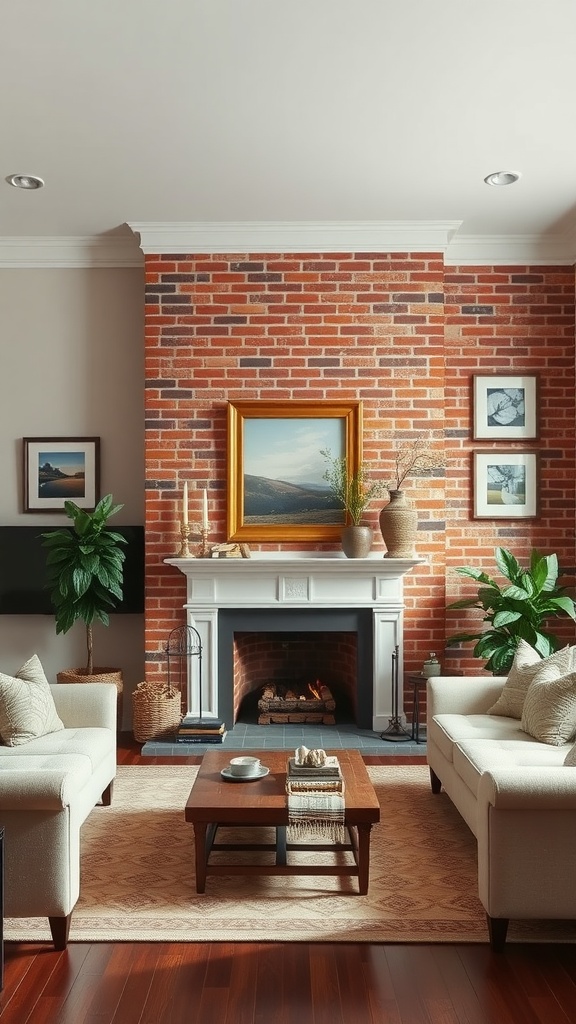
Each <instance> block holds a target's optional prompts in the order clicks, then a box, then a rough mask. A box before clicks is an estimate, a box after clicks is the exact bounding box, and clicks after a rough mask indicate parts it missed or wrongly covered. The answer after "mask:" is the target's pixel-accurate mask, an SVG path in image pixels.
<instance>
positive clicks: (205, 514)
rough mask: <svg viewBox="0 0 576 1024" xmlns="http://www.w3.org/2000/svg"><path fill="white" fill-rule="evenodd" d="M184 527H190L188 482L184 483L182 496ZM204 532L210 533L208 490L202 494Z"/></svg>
mask: <svg viewBox="0 0 576 1024" xmlns="http://www.w3.org/2000/svg"><path fill="white" fill-rule="evenodd" d="M182 525H183V526H188V481H187V480H185V481H184V492H183V495H182ZM202 530H206V531H208V495H207V493H206V488H204V490H203V492H202Z"/></svg>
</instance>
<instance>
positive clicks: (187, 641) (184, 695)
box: [164, 626, 202, 719]
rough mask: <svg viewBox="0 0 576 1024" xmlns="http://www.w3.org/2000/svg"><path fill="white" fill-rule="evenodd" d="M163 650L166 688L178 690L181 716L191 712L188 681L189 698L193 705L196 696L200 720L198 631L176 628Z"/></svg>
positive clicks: (200, 657)
mask: <svg viewBox="0 0 576 1024" xmlns="http://www.w3.org/2000/svg"><path fill="white" fill-rule="evenodd" d="M164 650H165V652H166V658H167V661H168V688H169V689H178V690H179V692H180V707H181V712H182V715H185V714H186V713H187V712H189V713H190V712H192V708H189V707H188V680H190V684H191V693H190V697H191V700H192V703H194V696H196V698H197V705H198V718H199V719H202V640H201V638H200V634H199V632H198V630H197V629H195V628H194V626H177V627H176V629H173V630H172V631H171V633H169V635H168V642H167V644H166V646H165V648H164ZM195 660H196V665H195V666H194V664H193V662H194V661H195Z"/></svg>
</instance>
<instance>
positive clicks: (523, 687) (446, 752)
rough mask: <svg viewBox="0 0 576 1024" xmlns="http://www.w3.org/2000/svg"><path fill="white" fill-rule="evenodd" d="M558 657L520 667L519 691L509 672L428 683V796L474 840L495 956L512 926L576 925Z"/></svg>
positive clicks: (574, 775) (571, 792)
mask: <svg viewBox="0 0 576 1024" xmlns="http://www.w3.org/2000/svg"><path fill="white" fill-rule="evenodd" d="M526 646H527V645H526ZM524 653H525V652H524ZM532 653H534V652H532ZM564 654H565V659H564V662H562V656H561V655H560V652H558V654H557V655H554V656H553V658H552V659H547V660H546V665H545V663H544V662H541V663H540V665H538V664H537V663H538V662H539V660H540V659H539V658H538V656H536V658H535V659H530V658H529V659H528V661H529V665H528V666H526V670H525V671H524V669H523V666H522V665H519V671H518V672H517V673H516V678H515V681H516V683H519V686H518V687H517V688H516V689H510V686H509V681H510V680H511V677H512V676H513V673H512V672H511V676H510V677H508V679H507V678H506V677H494V676H477V677H436V678H432V679H429V680H428V683H427V760H428V764H429V767H430V777H431V783H432V790H433V792H434V793H439V792H440V789H441V788H442V787H443V788H444V790H445V792H446V793H447V794H448V796H449V797H450V799H451V800H452V801H453V803H454V804H455V806H456V807H457V808H458V810H459V812H460V814H461V815H462V817H463V818H464V820H465V821H466V822H467V824H468V825H469V827H470V829H471V830H472V832H473V833H474V835H475V837H476V840H477V844H478V893H479V896H480V900H481V902H482V904H483V906H484V909H485V911H486V915H487V920H488V930H489V936H490V943H491V945H492V948H493V949H496V950H497V949H501V948H502V947H503V945H504V943H505V941H506V934H507V928H508V921H509V919H510V918H513V919H552V918H563V919H576V886H575V885H574V851H575V850H576V748H575V746H574V743H573V738H574V735H575V733H576V673H574V672H571V671H568V672H566V664H568V665H569V666H570V665H571V661H573V659H574V652H573V650H572V649H568V648H566V649H565V652H562V655H564ZM554 659H559V662H560V667H559V666H558V663H557V662H555V661H554ZM550 661H551V662H552V664H551V665H548V662H550ZM523 671H524V676H523V675H522V673H523ZM538 672H539V673H540V675H538ZM512 681H513V682H514V679H512ZM548 684H552V685H551V686H550V685H548ZM530 687H532V690H531V689H530ZM547 688H548V691H550V690H552V691H554V692H555V695H556V696H555V698H554V699H555V700H556V704H558V699H557V698H558V694H560V709H559V710H558V707H556V708H552V710H551V707H550V699H551V698H550V696H549V693H547ZM539 691H541V692H540V693H539ZM542 694H544V695H545V696H546V697H547V698H548V704H546V701H544V702H543V701H542ZM489 711H491V713H490V714H489V713H488V712H489ZM503 711H504V712H507V713H505V714H503V713H502V712H503ZM498 712H500V713H498ZM510 712H513V713H514V714H515V715H518V714H519V715H520V717H512V715H511V714H510ZM534 712H537V714H536V718H534ZM531 715H532V717H530V716H531ZM559 723H560V725H559ZM528 728H530V729H531V732H532V733H536V735H537V736H540V735H543V736H544V737H545V739H546V741H545V742H543V741H542V739H541V738H536V736H535V735H531V734H530V733H529V732H527V731H526V729H528ZM567 758H568V763H565V761H566V759H567Z"/></svg>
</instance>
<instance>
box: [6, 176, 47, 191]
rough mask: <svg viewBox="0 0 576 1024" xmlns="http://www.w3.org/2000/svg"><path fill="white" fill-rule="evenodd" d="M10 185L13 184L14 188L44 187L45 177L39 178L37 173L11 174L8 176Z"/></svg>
mask: <svg viewBox="0 0 576 1024" xmlns="http://www.w3.org/2000/svg"><path fill="white" fill-rule="evenodd" d="M6 181H7V182H8V184H9V185H13V186H14V188H27V189H34V188H43V187H44V179H43V178H39V177H38V176H37V175H36V174H9V175H8V177H7V178H6Z"/></svg>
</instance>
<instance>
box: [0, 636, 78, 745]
mask: <svg viewBox="0 0 576 1024" xmlns="http://www.w3.org/2000/svg"><path fill="white" fill-rule="evenodd" d="M63 728H64V725H63V723H62V722H61V721H60V719H59V717H58V714H57V712H56V707H55V705H54V699H53V697H52V693H51V691H50V685H49V683H48V680H47V679H46V676H45V675H44V669H43V668H42V665H41V664H40V659H39V658H38V656H37V655H36V654H34V655H33V656H32V657H31V658H29V660H28V661H27V662H26V664H25V665H23V666H22V668H20V669H18V672H17V673H16V675H15V676H8V675H5V674H4V673H3V672H0V736H1V737H2V742H3V743H6V744H7V745H8V746H9V747H16V746H19V745H20V744H22V743H28V742H29V741H30V740H33V739H34V738H35V737H37V736H45V735H47V734H48V733H52V732H57V731H58V730H60V729H63Z"/></svg>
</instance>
